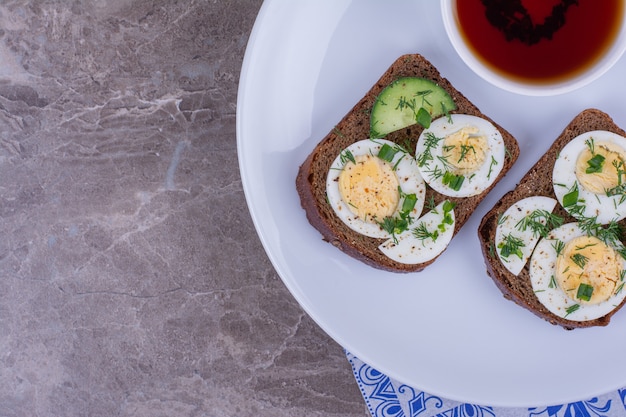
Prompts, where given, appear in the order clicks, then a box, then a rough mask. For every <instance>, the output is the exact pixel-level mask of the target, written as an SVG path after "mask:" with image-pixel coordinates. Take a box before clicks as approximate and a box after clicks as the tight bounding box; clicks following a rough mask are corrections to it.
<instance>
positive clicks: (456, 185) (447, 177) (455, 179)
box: [442, 171, 465, 191]
mask: <svg viewBox="0 0 626 417" xmlns="http://www.w3.org/2000/svg"><path fill="white" fill-rule="evenodd" d="M464 180H465V177H464V176H463V175H456V174H453V173H451V172H449V171H447V172H446V173H445V174H443V179H442V182H443V184H444V185H447V186H448V187H450V188H451V189H453V190H454V191H459V190H460V189H461V186H462V185H463V181H464Z"/></svg>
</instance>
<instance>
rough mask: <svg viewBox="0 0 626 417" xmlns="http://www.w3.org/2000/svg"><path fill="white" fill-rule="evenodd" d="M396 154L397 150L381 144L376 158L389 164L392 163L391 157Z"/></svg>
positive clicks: (386, 144)
mask: <svg viewBox="0 0 626 417" xmlns="http://www.w3.org/2000/svg"><path fill="white" fill-rule="evenodd" d="M397 153H398V149H397V148H393V147H391V146H389V144H388V143H385V144H383V146H381V148H380V150H379V151H378V157H379V158H380V159H382V160H383V161H387V162H391V161H393V157H394V156H396V154H397Z"/></svg>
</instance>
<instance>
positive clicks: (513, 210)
mask: <svg viewBox="0 0 626 417" xmlns="http://www.w3.org/2000/svg"><path fill="white" fill-rule="evenodd" d="M556 204H557V201H556V200H555V199H554V198H550V197H545V196H532V197H527V198H524V199H522V200H519V201H517V202H515V203H514V204H513V205H511V207H509V208H508V209H506V211H505V212H504V213H503V214H502V216H501V217H500V219H499V220H498V225H497V226H496V236H495V245H496V247H495V250H496V252H497V254H498V258H499V259H500V262H502V265H504V267H505V268H506V269H508V270H509V272H511V273H512V274H513V275H516V276H517V275H519V273H520V272H521V271H522V269H523V268H524V266H525V265H526V262H528V259H529V258H530V255H531V254H532V253H533V250H534V249H535V245H536V244H537V242H538V241H539V238H540V237H541V236H542V235H545V233H546V232H547V229H546V228H549V227H550V224H551V223H552V222H551V221H550V213H552V210H554V207H556Z"/></svg>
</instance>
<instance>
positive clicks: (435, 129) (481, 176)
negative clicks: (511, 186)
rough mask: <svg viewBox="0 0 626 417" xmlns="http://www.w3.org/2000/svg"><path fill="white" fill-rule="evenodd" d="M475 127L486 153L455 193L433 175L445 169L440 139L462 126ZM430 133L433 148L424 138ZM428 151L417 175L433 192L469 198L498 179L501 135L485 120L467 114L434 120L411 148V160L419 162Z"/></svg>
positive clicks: (502, 140)
mask: <svg viewBox="0 0 626 417" xmlns="http://www.w3.org/2000/svg"><path fill="white" fill-rule="evenodd" d="M469 126H475V127H477V128H478V132H477V134H478V135H484V136H485V137H486V138H487V150H486V155H485V160H484V162H483V164H482V165H481V166H480V167H479V168H478V170H476V171H475V172H474V173H473V174H472V175H470V176H466V178H465V179H464V181H463V184H462V185H461V187H460V188H459V190H458V191H457V190H454V189H452V188H450V187H449V186H448V185H446V184H444V183H443V176H442V175H434V174H433V173H434V172H437V171H439V172H446V171H447V170H448V168H447V167H446V164H445V162H443V161H442V160H441V158H443V142H444V138H445V137H446V136H448V135H450V134H452V133H454V132H456V131H458V130H460V129H462V128H464V127H469ZM429 134H433V135H435V136H436V137H438V138H441V140H440V141H438V143H437V145H436V146H434V147H432V148H430V149H428V146H427V141H426V138H427V135H429ZM427 151H430V153H431V155H432V159H429V160H428V161H427V162H424V163H423V166H420V167H419V168H420V172H421V173H422V177H423V178H424V180H425V181H426V182H427V183H428V185H430V186H431V187H432V188H433V189H434V190H436V191H437V192H439V193H440V194H443V195H446V196H449V197H471V196H473V195H477V194H480V193H482V192H483V191H484V190H486V189H487V188H489V187H490V186H491V185H492V184H493V183H494V182H495V181H496V179H497V178H498V175H500V172H501V171H502V168H503V167H504V157H505V153H506V150H505V145H504V139H503V138H502V134H501V133H500V131H499V130H498V129H496V127H495V126H494V125H493V124H492V123H490V122H489V121H487V120H485V119H482V118H480V117H476V116H471V115H467V114H451V115H449V116H443V117H440V118H438V119H435V120H434V121H433V122H432V123H431V125H430V127H429V128H428V129H425V130H424V131H423V132H422V134H421V135H420V137H419V139H418V141H417V146H416V148H415V158H416V160H418V161H420V155H423V154H424V152H427Z"/></svg>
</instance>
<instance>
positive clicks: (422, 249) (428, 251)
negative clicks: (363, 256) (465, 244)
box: [378, 200, 455, 264]
mask: <svg viewBox="0 0 626 417" xmlns="http://www.w3.org/2000/svg"><path fill="white" fill-rule="evenodd" d="M454 227H455V216H454V204H453V203H451V202H450V201H448V200H446V201H443V202H441V203H440V204H439V205H437V206H436V207H435V208H434V209H432V210H430V211H429V212H428V213H426V214H424V215H423V216H422V217H420V218H419V219H418V220H417V221H415V222H414V226H413V227H411V228H410V229H409V230H407V231H405V232H403V233H401V234H399V235H397V236H395V238H391V239H388V240H387V241H385V242H384V243H383V244H381V245H380V246H379V247H378V248H379V249H380V251H381V252H382V253H384V254H385V255H386V256H387V257H389V258H391V259H393V260H394V261H396V262H400V263H404V264H418V263H424V262H428V261H430V260H432V259H434V258H435V257H436V256H438V255H439V254H441V253H442V252H443V251H444V250H445V249H446V248H447V247H448V244H449V243H450V241H451V240H452V236H453V235H454Z"/></svg>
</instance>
